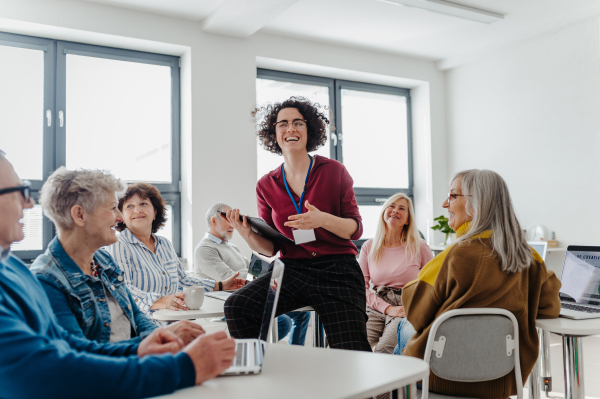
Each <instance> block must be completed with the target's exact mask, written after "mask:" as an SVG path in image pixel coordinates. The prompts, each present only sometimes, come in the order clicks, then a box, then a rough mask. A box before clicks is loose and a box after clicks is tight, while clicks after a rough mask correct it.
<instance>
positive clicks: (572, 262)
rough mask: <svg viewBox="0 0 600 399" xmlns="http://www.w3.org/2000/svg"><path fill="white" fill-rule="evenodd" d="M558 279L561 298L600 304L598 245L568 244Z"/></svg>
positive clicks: (599, 249) (599, 254) (599, 257)
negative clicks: (560, 284)
mask: <svg viewBox="0 0 600 399" xmlns="http://www.w3.org/2000/svg"><path fill="white" fill-rule="evenodd" d="M560 281H561V283H562V287H561V288H560V296H561V299H564V300H568V301H574V302H577V303H581V304H587V305H597V306H600V247H581V246H573V245H570V246H569V247H568V248H567V254H566V255H565V263H564V265H563V271H562V276H561V278H560Z"/></svg>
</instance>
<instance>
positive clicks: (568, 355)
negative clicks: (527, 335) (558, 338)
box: [531, 317, 600, 399]
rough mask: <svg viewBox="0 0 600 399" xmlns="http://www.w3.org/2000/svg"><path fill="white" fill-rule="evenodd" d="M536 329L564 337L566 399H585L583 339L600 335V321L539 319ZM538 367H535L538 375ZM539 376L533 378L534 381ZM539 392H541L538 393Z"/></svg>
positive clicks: (535, 372)
mask: <svg viewBox="0 0 600 399" xmlns="http://www.w3.org/2000/svg"><path fill="white" fill-rule="evenodd" d="M535 325H536V327H538V328H540V329H542V330H545V331H550V332H553V333H555V334H558V335H562V345H563V363H564V368H565V399H583V398H584V385H583V345H582V341H581V338H583V337H587V336H589V335H596V334H600V319H588V320H571V319H565V318H563V317H559V318H556V319H538V320H536V321H535ZM537 368H538V365H536V366H535V367H534V373H533V374H537ZM536 377H537V376H532V377H531V378H532V381H533V380H535V379H536ZM538 392H539V391H538Z"/></svg>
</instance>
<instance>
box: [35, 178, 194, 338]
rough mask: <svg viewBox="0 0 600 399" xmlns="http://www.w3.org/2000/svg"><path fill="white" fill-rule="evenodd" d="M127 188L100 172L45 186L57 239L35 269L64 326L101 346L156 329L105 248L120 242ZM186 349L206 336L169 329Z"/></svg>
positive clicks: (182, 327)
mask: <svg viewBox="0 0 600 399" xmlns="http://www.w3.org/2000/svg"><path fill="white" fill-rule="evenodd" d="M125 188H126V187H125V184H123V183H122V182H121V181H120V180H119V179H117V178H115V177H114V176H113V175H111V174H108V173H105V172H103V171H100V170H83V169H80V170H75V171H70V170H67V169H65V168H64V167H61V168H59V169H58V170H56V171H55V172H54V173H53V174H52V175H51V176H50V177H49V178H48V180H47V181H46V183H44V185H43V186H42V190H41V194H40V203H41V205H42V209H43V211H44V214H45V215H46V216H47V217H48V218H49V219H50V220H52V221H53V222H54V226H55V227H56V231H57V236H56V237H54V239H53V240H52V241H51V242H50V244H49V245H48V249H47V250H46V252H45V253H44V254H43V255H40V256H38V258H37V259H36V260H35V261H34V263H33V265H32V266H31V270H32V271H34V272H36V273H37V277H38V280H39V281H40V282H41V283H42V286H43V287H44V289H45V290H46V293H47V295H48V298H49V299H50V303H51V304H52V308H53V310H54V313H55V314H56V318H57V320H58V322H59V324H61V325H62V327H63V328H64V329H65V330H67V331H68V332H69V333H71V334H73V335H75V336H79V337H86V338H88V339H90V340H95V341H98V342H103V343H105V342H116V341H123V340H130V341H133V342H135V341H139V340H141V339H142V338H144V337H145V336H146V335H148V334H150V333H151V332H152V331H153V330H154V329H155V328H157V325H156V324H154V323H153V322H152V321H151V320H150V319H149V318H148V317H146V315H144V313H143V312H141V311H140V309H139V308H138V307H137V305H136V303H135V301H134V300H133V298H132V296H131V293H130V292H129V290H128V289H127V286H126V284H125V279H124V277H123V272H122V271H121V269H119V267H117V265H116V264H115V262H114V260H113V258H112V257H111V256H110V255H109V254H108V253H107V252H106V251H104V250H102V249H100V248H102V247H104V246H107V245H111V244H113V243H115V242H116V241H117V235H116V231H115V227H116V225H117V223H119V222H121V221H122V220H123V217H122V215H121V212H120V211H119V209H118V208H117V204H118V201H119V196H120V195H123V193H124V192H125ZM167 329H168V330H170V331H171V332H173V333H175V334H176V335H178V336H179V337H180V338H182V340H183V341H184V343H185V344H187V343H189V342H191V341H192V340H193V339H194V338H196V337H197V336H198V335H200V334H201V333H203V332H204V330H203V329H202V328H201V327H200V326H199V325H197V324H194V323H191V322H188V321H185V322H184V323H181V322H179V323H175V324H172V325H171V326H169V327H168V328H167Z"/></svg>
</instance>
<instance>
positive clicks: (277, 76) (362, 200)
mask: <svg viewBox="0 0 600 399" xmlns="http://www.w3.org/2000/svg"><path fill="white" fill-rule="evenodd" d="M256 78H257V79H271V80H278V81H285V82H291V83H299V84H310V85H318V86H326V87H328V88H329V109H330V110H333V120H331V123H332V124H333V126H334V127H335V129H333V131H331V132H330V133H329V140H328V142H329V148H330V149H329V153H330V158H331V159H335V160H337V161H339V162H341V163H342V164H343V163H344V162H343V148H344V142H343V138H344V136H343V126H342V102H341V98H342V96H341V91H342V90H343V89H350V90H357V91H366V92H371V93H381V94H392V95H398V96H402V97H405V98H406V113H407V115H406V121H407V148H408V159H407V162H408V187H407V188H370V187H354V196H355V197H356V202H357V204H358V205H379V206H381V205H382V204H383V202H385V201H386V200H387V199H388V198H389V197H391V196H392V195H394V194H397V193H404V194H406V195H407V196H408V197H409V198H411V200H413V190H414V180H413V177H414V175H413V172H414V168H413V159H414V158H413V147H412V144H413V139H412V106H411V97H410V89H407V88H400V87H394V86H385V85H379V84H373V83H364V82H356V81H351V80H343V79H334V78H326V77H320V76H313V75H304V74H299V73H292V72H282V71H275V70H270V69H263V68H258V69H257V72H256ZM333 135H336V139H337V144H336V145H334V144H333V142H332V141H333V140H332V137H333ZM413 203H414V200H413ZM365 241H367V240H366V239H359V240H356V241H354V243H355V244H356V245H357V247H358V248H359V249H360V247H361V246H362V244H364V243H365Z"/></svg>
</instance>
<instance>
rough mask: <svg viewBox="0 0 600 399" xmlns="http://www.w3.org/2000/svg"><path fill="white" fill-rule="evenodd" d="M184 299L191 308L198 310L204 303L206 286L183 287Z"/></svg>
mask: <svg viewBox="0 0 600 399" xmlns="http://www.w3.org/2000/svg"><path fill="white" fill-rule="evenodd" d="M183 295H184V297H183V301H184V302H185V306H187V308H188V309H189V310H197V309H200V308H201V307H202V304H203V303H204V287H200V286H194V287H183Z"/></svg>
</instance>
